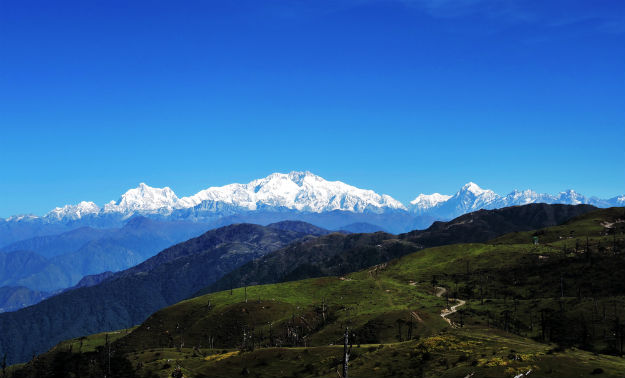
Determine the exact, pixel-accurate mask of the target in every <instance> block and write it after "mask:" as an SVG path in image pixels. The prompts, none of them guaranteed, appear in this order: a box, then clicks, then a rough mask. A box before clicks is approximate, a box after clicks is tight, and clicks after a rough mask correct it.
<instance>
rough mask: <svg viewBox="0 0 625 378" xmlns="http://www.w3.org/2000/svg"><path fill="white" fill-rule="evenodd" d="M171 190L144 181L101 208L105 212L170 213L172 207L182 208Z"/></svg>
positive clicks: (182, 204) (181, 203) (182, 205)
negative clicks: (149, 184) (152, 185)
mask: <svg viewBox="0 0 625 378" xmlns="http://www.w3.org/2000/svg"><path fill="white" fill-rule="evenodd" d="M183 207H185V206H184V203H183V202H181V201H180V200H179V199H178V197H177V196H176V194H175V193H174V191H173V190H171V189H170V188H169V187H165V188H153V187H151V186H148V185H146V184H144V183H141V184H139V186H138V187H136V188H134V189H130V190H128V191H127V192H126V193H124V194H122V196H121V198H120V199H118V200H117V201H111V202H109V203H107V204H106V205H104V208H103V209H102V210H103V212H105V213H122V214H132V213H152V212H158V213H171V212H172V210H174V209H179V208H183Z"/></svg>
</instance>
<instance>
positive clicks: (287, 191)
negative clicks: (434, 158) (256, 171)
mask: <svg viewBox="0 0 625 378" xmlns="http://www.w3.org/2000/svg"><path fill="white" fill-rule="evenodd" d="M181 202H184V203H185V204H186V205H187V206H196V205H198V204H200V203H203V202H204V203H205V202H221V203H225V204H229V205H234V206H236V207H239V208H243V209H246V210H250V211H253V210H257V209H259V208H261V207H262V208H268V207H270V208H286V209H292V210H298V211H303V212H313V213H321V212H326V211H333V210H344V211H352V212H357V213H362V212H365V211H373V212H382V211H384V210H385V209H400V210H406V207H405V206H404V205H403V204H402V203H401V202H399V201H397V200H395V199H393V198H392V197H390V196H388V195H380V194H377V193H376V192H374V191H372V190H365V189H359V188H356V187H354V186H351V185H347V184H345V183H343V182H340V181H327V180H325V179H323V178H321V177H319V176H316V175H314V174H312V173H310V172H291V173H288V174H284V173H273V174H271V175H269V176H267V177H265V178H262V179H258V180H254V181H252V182H250V183H248V184H230V185H225V186H221V187H211V188H208V189H205V190H202V191H200V192H199V193H197V194H195V195H194V196H190V197H185V198H181Z"/></svg>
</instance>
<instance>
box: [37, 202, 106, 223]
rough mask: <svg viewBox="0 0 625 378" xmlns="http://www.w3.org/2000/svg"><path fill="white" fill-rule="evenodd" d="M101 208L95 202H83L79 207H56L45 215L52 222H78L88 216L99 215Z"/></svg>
mask: <svg viewBox="0 0 625 378" xmlns="http://www.w3.org/2000/svg"><path fill="white" fill-rule="evenodd" d="M99 212H100V207H99V206H98V205H96V204H95V203H93V202H87V201H82V202H80V203H79V204H77V205H65V206H63V207H56V208H54V210H52V211H50V212H49V213H48V214H46V215H45V218H48V219H51V220H77V219H81V218H84V217H85V216H87V215H92V214H97V213H99Z"/></svg>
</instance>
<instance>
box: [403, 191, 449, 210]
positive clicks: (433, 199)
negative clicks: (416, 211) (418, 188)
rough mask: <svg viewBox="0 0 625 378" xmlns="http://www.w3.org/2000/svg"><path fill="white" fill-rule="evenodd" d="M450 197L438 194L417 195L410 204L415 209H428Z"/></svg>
mask: <svg viewBox="0 0 625 378" xmlns="http://www.w3.org/2000/svg"><path fill="white" fill-rule="evenodd" d="M450 198H451V196H448V195H446V194H440V193H433V194H423V193H421V194H419V195H418V196H417V198H415V199H413V200H412V201H410V204H411V205H413V206H417V207H423V208H430V207H433V206H436V205H438V204H439V203H441V202H445V201H447V200H448V199H450Z"/></svg>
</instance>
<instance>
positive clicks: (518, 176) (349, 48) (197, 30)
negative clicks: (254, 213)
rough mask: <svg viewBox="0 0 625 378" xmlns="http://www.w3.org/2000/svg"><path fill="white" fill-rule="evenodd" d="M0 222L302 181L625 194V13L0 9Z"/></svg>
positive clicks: (556, 6)
mask: <svg viewBox="0 0 625 378" xmlns="http://www.w3.org/2000/svg"><path fill="white" fill-rule="evenodd" d="M0 89H1V90H0V131H1V133H0V198H1V200H0V217H6V216H9V215H12V214H17V213H36V214H43V213H45V212H47V211H49V210H50V209H52V208H53V207H54V206H57V205H63V204H66V203H76V202H78V201H80V200H93V201H95V202H96V203H98V204H103V203H105V202H107V201H109V200H112V199H117V198H118V196H119V195H120V194H121V193H123V192H124V191H125V190H127V189H129V188H131V187H135V186H136V185H137V184H138V183H139V182H146V183H148V184H149V185H152V186H170V187H171V188H172V189H174V191H176V193H177V194H178V195H179V196H183V195H189V194H192V193H195V192H197V191H198V190H200V189H203V188H206V187H208V186H212V185H224V184H228V183H231V182H248V181H250V180H252V179H255V178H259V177H264V176H266V175H267V174H269V173H271V172H276V171H277V172H288V171H291V170H310V171H312V172H314V173H316V174H318V175H320V176H323V177H325V178H327V179H331V180H341V181H345V182H347V183H349V184H352V185H356V186H359V187H364V188H370V189H374V190H376V191H378V192H382V193H387V194H390V195H392V196H393V197H395V198H397V199H399V200H401V201H408V200H410V199H412V198H414V197H415V196H416V195H417V194H419V193H421V192H426V193H430V192H434V191H438V192H442V193H452V192H454V191H455V190H457V189H458V188H459V187H460V186H461V185H462V184H464V183H465V182H467V181H470V180H471V181H475V182H477V183H478V184H480V185H481V186H482V187H486V188H490V189H493V190H495V191H497V192H500V193H507V192H509V191H510V190H512V189H514V188H519V189H523V188H533V189H535V190H538V191H542V192H558V191H560V190H564V189H567V188H574V189H576V190H577V191H579V192H582V193H584V194H587V195H597V196H600V197H612V196H615V195H617V194H623V193H625V169H624V168H623V167H624V164H623V162H625V147H624V145H625V3H624V2H622V1H620V0H616V1H604V0H598V1H575V0H567V1H522V2H521V1H506V2H501V1H494V0H492V1H491V0H470V1H464V2H458V1H451V0H412V1H411V0H404V1H399V0H398V1H392V0H385V1H373V0H371V1H368V0H338V1H331V2H330V1H328V2H326V1H314V2H308V1H280V0H274V1H256V0H254V1H246V0H243V1H197V2H194V1H184V2H173V1H145V2H143V1H132V2H128V1H61V2H50V1H29V0H25V1H5V2H1V3H0Z"/></svg>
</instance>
